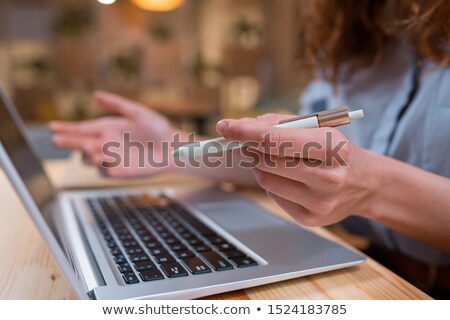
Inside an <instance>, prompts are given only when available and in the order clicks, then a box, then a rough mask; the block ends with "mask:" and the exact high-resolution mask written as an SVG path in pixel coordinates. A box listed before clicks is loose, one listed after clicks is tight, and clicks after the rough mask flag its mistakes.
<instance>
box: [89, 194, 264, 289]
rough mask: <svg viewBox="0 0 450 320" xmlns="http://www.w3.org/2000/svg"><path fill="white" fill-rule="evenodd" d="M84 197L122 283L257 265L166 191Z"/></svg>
mask: <svg viewBox="0 0 450 320" xmlns="http://www.w3.org/2000/svg"><path fill="white" fill-rule="evenodd" d="M87 203H88V205H89V207H90V209H91V210H92V213H93V216H94V219H95V221H96V223H97V226H98V228H99V230H100V232H101V234H102V235H103V239H104V241H105V244H106V246H107V247H108V248H109V251H110V253H111V257H112V259H113V260H114V262H115V264H116V265H117V268H118V270H119V272H120V273H121V274H122V277H123V279H124V281H125V283H127V284H134V283H139V282H140V281H154V280H162V279H166V278H177V277H186V276H190V275H200V274H205V273H211V272H215V271H220V272H222V271H226V270H232V269H235V268H244V267H251V266H256V265H257V262H256V261H255V260H253V259H252V258H250V257H248V256H246V255H245V253H243V252H242V251H240V250H238V249H237V248H236V247H234V246H233V245H232V244H231V243H229V242H228V241H227V240H226V239H224V238H223V237H221V236H220V235H219V234H217V233H216V232H215V231H214V230H212V229H211V228H209V227H208V226H207V225H205V224H204V223H203V222H201V221H200V220H198V219H197V218H196V217H195V216H194V215H192V214H191V213H190V212H189V211H188V210H187V209H186V208H184V207H183V206H182V205H180V204H178V203H176V202H174V201H172V200H171V199H169V198H167V197H166V196H162V197H159V198H155V197H152V196H150V195H147V194H143V195H133V196H115V197H108V198H91V199H87Z"/></svg>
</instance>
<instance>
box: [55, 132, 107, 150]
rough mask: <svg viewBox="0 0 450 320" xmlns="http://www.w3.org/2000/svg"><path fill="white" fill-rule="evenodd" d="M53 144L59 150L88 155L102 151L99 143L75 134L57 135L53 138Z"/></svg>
mask: <svg viewBox="0 0 450 320" xmlns="http://www.w3.org/2000/svg"><path fill="white" fill-rule="evenodd" d="M52 143H53V145H55V146H56V147H58V148H63V149H76V150H80V151H82V152H83V153H86V154H93V153H95V152H98V151H101V147H100V146H99V143H98V141H96V140H95V139H92V138H89V137H86V136H77V135H73V134H55V135H54V136H53V137H52Z"/></svg>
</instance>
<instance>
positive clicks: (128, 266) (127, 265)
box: [118, 262, 133, 273]
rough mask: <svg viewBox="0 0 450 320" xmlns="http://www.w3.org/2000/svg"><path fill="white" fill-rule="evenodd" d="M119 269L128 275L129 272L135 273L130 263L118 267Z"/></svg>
mask: <svg viewBox="0 0 450 320" xmlns="http://www.w3.org/2000/svg"><path fill="white" fill-rule="evenodd" d="M118 267H119V271H120V272H121V273H127V272H130V271H133V269H131V266H130V265H129V263H128V262H126V263H121V264H119V265H118Z"/></svg>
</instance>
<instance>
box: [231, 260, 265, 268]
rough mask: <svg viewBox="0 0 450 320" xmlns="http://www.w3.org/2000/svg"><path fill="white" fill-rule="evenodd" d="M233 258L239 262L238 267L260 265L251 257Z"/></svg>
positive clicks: (235, 261)
mask: <svg viewBox="0 0 450 320" xmlns="http://www.w3.org/2000/svg"><path fill="white" fill-rule="evenodd" d="M231 260H232V261H233V262H234V263H236V264H237V266H238V268H245V267H252V266H256V265H258V263H257V262H256V261H255V260H253V259H252V258H250V257H240V258H234V259H231Z"/></svg>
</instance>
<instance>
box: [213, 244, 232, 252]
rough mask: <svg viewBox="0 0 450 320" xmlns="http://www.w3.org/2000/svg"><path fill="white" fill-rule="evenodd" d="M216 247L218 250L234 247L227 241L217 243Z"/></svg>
mask: <svg viewBox="0 0 450 320" xmlns="http://www.w3.org/2000/svg"><path fill="white" fill-rule="evenodd" d="M216 248H217V249H219V251H226V250H235V249H236V248H235V247H234V246H233V245H231V244H229V243H228V242H224V243H220V244H217V245H216Z"/></svg>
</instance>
